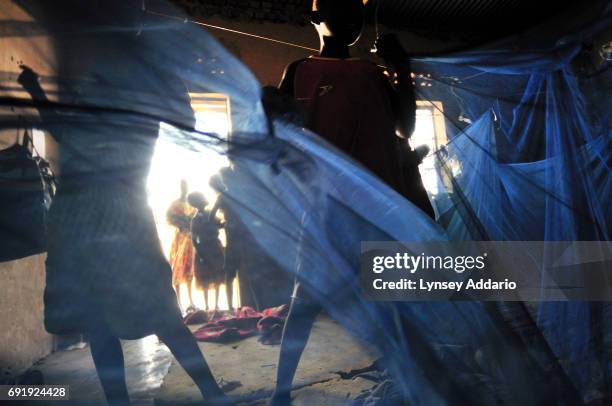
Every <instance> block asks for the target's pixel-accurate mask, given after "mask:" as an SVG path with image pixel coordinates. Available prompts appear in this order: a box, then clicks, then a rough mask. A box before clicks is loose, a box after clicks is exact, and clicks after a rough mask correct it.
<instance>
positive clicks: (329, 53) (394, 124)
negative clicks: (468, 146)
mask: <svg viewBox="0 0 612 406" xmlns="http://www.w3.org/2000/svg"><path fill="white" fill-rule="evenodd" d="M363 9H364V6H363V3H362V1H361V0H314V1H313V7H312V10H313V11H312V14H311V20H312V23H313V24H314V26H315V28H316V30H317V32H318V34H319V39H320V44H321V47H320V52H319V55H317V56H311V57H308V58H305V59H301V60H298V61H295V62H293V63H291V64H290V65H289V66H288V67H287V68H286V70H285V74H284V76H283V79H282V81H281V84H280V86H279V88H280V90H281V92H284V93H285V94H289V95H291V96H292V97H293V98H294V99H295V101H296V102H297V103H299V104H300V105H301V106H302V109H303V113H304V114H303V115H304V120H305V123H304V124H305V126H306V127H307V128H309V129H310V130H312V131H314V132H315V133H317V134H319V135H320V136H321V137H323V138H324V139H326V140H327V141H329V142H330V143H332V144H333V145H335V146H336V147H338V148H339V149H341V150H342V151H344V152H345V153H347V154H348V155H350V156H351V157H353V158H354V159H356V160H357V161H358V162H360V163H361V164H363V165H364V166H365V167H367V168H368V169H369V170H371V171H372V172H373V173H374V174H376V175H377V176H378V177H379V178H380V179H382V180H383V181H384V182H385V183H387V184H388V185H389V186H391V187H392V188H393V189H395V190H396V191H397V192H398V193H400V194H402V195H403V196H404V197H406V198H408V199H411V198H412V199H411V200H412V201H413V203H414V204H416V205H418V206H420V207H421V209H423V210H424V211H426V212H427V213H428V214H429V215H430V216H432V217H433V210H432V209H431V204H430V203H429V200H428V199H427V195H426V194H425V199H420V200H417V201H415V199H414V195H415V189H418V188H420V189H421V191H422V193H425V191H424V189H423V185H422V182H421V178H420V175H419V174H418V168H417V166H416V165H415V164H414V162H407V161H406V154H405V152H406V150H410V148H409V147H408V146H407V140H406V139H407V138H408V137H409V136H410V135H411V134H412V132H413V130H414V124H415V118H416V117H415V113H416V100H415V92H414V87H413V84H412V78H411V75H410V70H411V69H410V59H409V57H408V55H407V53H406V52H405V51H404V49H403V48H402V46H401V44H400V43H399V40H398V39H397V38H396V37H395V36H394V35H385V36H382V37H381V38H379V39H378V40H377V43H376V48H377V55H378V56H379V57H381V58H382V59H383V60H384V61H385V62H386V64H387V65H388V66H389V67H390V68H392V70H393V71H394V72H395V74H394V75H389V76H390V77H389V76H387V75H385V72H384V71H383V69H381V68H380V67H379V66H378V65H376V64H375V63H373V62H370V61H367V60H364V59H359V58H351V57H350V54H349V46H350V45H352V44H354V43H355V42H356V41H357V40H358V39H359V37H360V35H361V30H362V27H363ZM396 133H399V135H400V136H401V137H403V138H400V137H398V136H397V134H396ZM417 165H418V164H417ZM414 171H416V173H414ZM407 175H409V176H407ZM422 193H421V196H422ZM416 194H418V193H416ZM300 272H302V270H300V264H299V263H298V270H297V277H296V283H295V288H294V293H293V296H292V301H291V308H290V312H289V316H288V319H287V322H286V324H285V329H284V331H283V339H282V343H281V351H280V356H279V363H278V371H277V382H276V389H275V392H274V394H273V395H272V398H271V399H270V404H271V405H287V404H290V402H291V398H290V390H291V384H292V381H293V378H294V375H295V371H296V369H297V365H298V363H299V360H300V357H301V354H302V352H303V350H304V348H305V346H306V343H307V341H308V337H309V334H310V331H311V329H312V325H313V323H314V320H315V318H316V316H317V315H318V314H319V312H320V311H321V305H320V303H318V301H317V300H316V299H314V297H313V295H312V293H310V292H309V291H308V288H306V287H304V286H302V284H301V283H300V276H299V275H300ZM304 272H307V271H304Z"/></svg>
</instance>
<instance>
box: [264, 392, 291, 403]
mask: <svg viewBox="0 0 612 406" xmlns="http://www.w3.org/2000/svg"><path fill="white" fill-rule="evenodd" d="M290 405H291V394H290V393H288V392H282V393H276V392H275V393H273V394H272V397H271V398H270V400H269V401H268V404H267V406H290Z"/></svg>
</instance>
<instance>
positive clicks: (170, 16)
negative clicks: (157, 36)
mask: <svg viewBox="0 0 612 406" xmlns="http://www.w3.org/2000/svg"><path fill="white" fill-rule="evenodd" d="M144 11H145V12H146V13H149V14H152V15H156V16H158V17H165V18H170V19H173V20H178V21H183V22H186V23H191V24H196V25H201V26H203V27H207V28H212V29H215V30H220V31H226V32H231V33H233V34H238V35H244V36H246V37H251V38H256V39H261V40H264V41H270V42H275V43H277V44H282V45H287V46H291V47H294V48H300V49H305V50H307V51H313V52H319V50H318V49H316V48H311V47H307V46H305V45H300V44H295V43H293V42H288V41H283V40H280V39H276V38H270V37H264V36H263V35H258V34H251V33H249V32H244V31H239V30H234V29H232V28H227V27H221V26H219V25H214V24H208V23H203V22H201V21H196V20H190V19H188V18H182V17H177V16H173V15H169V14H164V13H159V12H157V11H151V10H147V9H145V10H144Z"/></svg>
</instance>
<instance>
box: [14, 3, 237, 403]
mask: <svg viewBox="0 0 612 406" xmlns="http://www.w3.org/2000/svg"><path fill="white" fill-rule="evenodd" d="M71 4H73V6H74V7H73V8H66V10H72V11H73V12H75V13H76V11H77V10H79V11H83V10H84V12H83V17H81V16H80V15H78V14H77V16H78V18H77V17H76V16H75V17H74V19H73V20H71V21H76V22H79V23H81V24H86V20H84V18H86V17H87V16H91V14H88V13H89V10H87V9H82V8H80V7H79V5H78V3H71ZM104 6H109V3H105V5H104ZM119 6H122V5H121V4H119ZM54 7H55V5H54ZM58 9H62V11H64V10H65V9H64V8H62V7H59V8H58ZM136 10H138V8H136ZM46 11H47V12H49V13H48V14H44V15H45V16H46V15H52V14H50V13H52V12H53V10H52V9H47V10H46ZM68 14H70V13H68ZM117 16H119V15H117ZM122 17H123V16H122ZM50 18H52V17H50ZM62 18H63V17H62ZM81 18H83V19H81ZM84 37H86V36H84ZM143 37H144V38H146V35H145V34H142V35H140V36H139V35H134V33H133V32H130V31H121V32H119V33H117V34H113V35H107V34H101V35H100V36H97V37H96V36H93V37H86V38H81V37H78V36H74V35H73V36H64V37H63V39H62V40H63V41H65V43H64V44H59V45H63V48H62V46H59V47H58V50H59V51H58V52H63V53H60V56H61V57H62V58H60V60H61V61H62V68H61V69H63V72H71V71H74V72H78V73H79V74H80V75H87V74H91V75H92V77H95V74H96V73H98V72H101V74H102V75H104V74H108V75H107V76H106V77H108V78H112V80H114V82H111V83H108V82H107V83H106V86H101V85H100V84H99V83H92V82H93V81H90V83H92V84H91V85H90V86H89V85H81V86H75V87H74V88H72V87H67V89H69V90H67V91H68V94H70V95H72V96H73V100H74V99H76V100H78V98H79V97H80V98H82V99H83V100H88V101H89V100H96V97H98V98H100V100H102V99H103V98H104V97H107V98H108V97H111V98H112V96H109V95H111V94H120V93H119V91H122V90H124V89H126V88H127V87H129V86H130V85H132V84H134V83H135V78H136V77H137V78H138V80H137V81H136V82H137V83H139V85H140V86H145V83H147V86H152V87H151V88H150V89H149V90H150V91H151V92H152V93H153V94H155V92H156V91H161V89H162V88H164V86H166V88H165V92H162V93H161V94H164V95H167V97H168V100H172V101H173V102H174V101H176V100H178V99H182V100H183V103H184V104H183V107H182V109H183V112H184V113H183V114H185V115H186V116H187V117H189V116H193V111H191V108H190V105H189V100H188V97H187V92H186V89H184V86H183V88H182V90H181V86H180V85H179V86H174V85H170V83H171V80H169V79H168V80H166V78H164V77H162V76H161V75H160V76H159V77H156V76H155V75H151V76H148V77H147V78H145V75H146V73H143V72H146V71H150V70H151V69H154V67H152V66H149V65H146V66H142V65H140V64H139V63H140V62H134V61H135V60H137V58H138V55H134V53H135V52H136V50H137V49H138V48H139V46H140V44H141V42H139V41H142V40H143ZM82 41H84V42H82ZM88 41H89V42H88ZM83 43H86V44H87V45H86V46H84V45H83ZM117 44H121V46H117ZM98 47H99V48H98ZM102 50H104V51H105V52H102ZM110 52H114V54H113V55H112V56H111V55H109V54H108V53H110ZM109 59H111V60H112V66H120V67H121V69H118V70H111V71H108V70H106V69H109V65H106V64H104V63H102V61H103V60H104V61H106V60H109ZM139 69H142V70H140V71H139ZM22 70H23V71H22V73H21V75H20V76H19V78H18V82H19V83H20V84H21V85H22V86H23V88H24V89H25V90H26V91H27V92H28V93H29V94H30V96H31V98H32V100H33V101H34V102H35V103H36V105H37V106H38V111H39V114H40V119H41V122H40V124H39V126H40V127H41V128H44V129H46V130H48V131H49V132H50V133H51V135H52V136H53V137H54V138H56V139H57V141H58V143H59V145H60V162H59V168H60V176H59V186H58V189H57V194H56V196H55V198H54V200H53V203H52V205H51V208H50V211H49V215H48V217H47V233H48V241H49V244H48V252H47V261H46V287H45V293H44V304H45V328H46V329H47V331H49V332H50V333H52V334H59V335H61V334H78V333H80V334H85V335H86V336H87V337H88V339H89V343H90V348H91V355H92V358H93V361H94V364H95V367H96V371H97V373H98V376H99V378H100V382H101V384H102V388H103V389H104V393H105V396H106V399H107V400H108V402H109V404H111V405H127V404H129V403H130V400H129V395H128V391H127V387H126V383H125V371H124V359H123V352H122V349H121V343H120V338H121V339H138V338H142V337H145V336H148V335H151V334H155V335H157V336H158V337H159V339H160V340H161V341H162V342H164V343H165V344H166V345H167V346H168V348H169V349H170V351H171V352H172V354H173V355H174V357H175V358H176V360H177V361H178V362H179V363H180V365H181V366H182V367H183V368H184V369H185V371H186V372H187V373H188V374H189V376H190V377H191V378H192V379H193V380H194V382H195V383H196V385H197V386H198V388H199V389H200V391H201V392H202V395H203V396H204V398H205V399H207V400H210V401H212V402H214V404H225V403H227V402H228V400H227V398H226V397H225V395H224V394H223V392H222V391H221V389H220V388H219V386H218V385H217V383H216V381H215V378H214V377H213V375H212V373H211V371H210V368H209V367H208V364H207V363H206V360H205V359H204V357H203V356H202V353H201V351H200V349H199V347H198V345H197V342H196V340H195V338H194V337H193V335H192V334H191V332H190V331H189V329H188V328H187V327H186V326H185V325H184V324H183V320H182V317H181V312H180V309H179V307H178V304H177V300H176V295H175V293H174V291H173V289H172V280H171V277H172V274H171V269H170V265H169V264H168V261H167V260H166V259H165V257H164V255H163V253H162V250H161V244H160V242H159V238H158V235H157V230H156V227H155V222H154V217H153V213H152V211H151V209H150V207H149V206H148V203H147V194H146V185H145V181H146V178H147V176H148V172H149V169H150V163H151V159H152V156H153V150H154V147H155V141H156V139H157V136H158V131H159V121H157V120H155V119H151V118H145V117H141V116H138V115H131V116H130V118H129V119H126V116H125V115H121V114H115V113H113V112H112V109H110V110H111V111H102V110H100V109H94V110H93V111H87V109H86V107H85V105H83V106H80V107H78V108H76V109H75V110H74V111H69V112H68V113H65V112H62V113H61V114H59V113H58V111H57V110H56V109H55V108H54V107H53V103H50V102H49V100H48V99H47V96H46V94H45V92H44V91H43V89H42V87H41V86H40V84H39V80H38V76H37V74H36V73H35V72H33V71H32V70H31V69H29V68H28V67H26V66H22ZM137 72H140V73H141V74H140V76H139V75H138V73H137ZM76 74H77V73H75V75H76ZM67 77H70V76H67ZM75 77H80V76H75ZM155 86H158V87H155ZM117 89H119V91H118V90H117ZM143 89H144V88H143ZM71 92H72V93H71ZM112 92H117V93H112ZM74 95H76V97H75V96H74ZM113 101H114V102H117V103H119V102H122V101H123V100H122V99H116V100H113ZM60 102H61V100H60ZM59 105H61V103H60V104H59ZM175 107H176V105H175Z"/></svg>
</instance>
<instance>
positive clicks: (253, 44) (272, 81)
mask: <svg viewBox="0 0 612 406" xmlns="http://www.w3.org/2000/svg"><path fill="white" fill-rule="evenodd" d="M200 21H201V22H203V23H205V24H210V25H215V26H218V27H223V28H228V29H230V30H235V31H239V32H242V33H246V34H253V35H256V36H260V37H266V38H270V39H276V40H279V41H283V42H289V43H292V44H297V45H301V46H305V47H308V48H312V50H307V49H301V48H297V47H294V46H290V45H286V44H281V43H278V42H274V41H270V40H266V39H262V38H255V37H252V36H248V35H243V34H239V33H236V32H229V31H224V30H220V29H215V28H210V27H205V26H203V27H202V28H203V29H206V30H208V31H209V32H210V33H211V34H212V35H214V36H215V37H216V38H217V39H218V40H219V41H220V42H221V43H222V44H223V45H224V46H225V47H226V48H227V49H228V50H230V51H231V52H232V53H233V54H234V55H236V56H237V57H238V58H239V59H240V60H241V61H242V62H243V63H244V64H245V65H247V66H248V67H249V68H250V69H251V70H252V71H253V73H254V74H255V76H256V77H257V79H258V80H259V82H260V83H261V84H262V85H274V86H276V85H278V83H279V82H280V80H281V78H282V74H283V71H284V69H285V67H286V66H287V65H288V64H290V63H291V62H293V61H296V60H299V59H302V58H306V57H308V56H309V55H313V54H316V53H317V49H318V48H319V38H318V35H317V32H316V31H315V29H314V27H313V26H312V25H311V24H306V25H303V26H300V25H297V24H285V23H270V22H245V21H239V20H232V19H228V18H223V17H209V18H206V19H200ZM379 32H380V33H381V34H386V33H395V34H397V36H398V37H399V39H400V41H401V42H402V45H403V46H404V49H405V50H406V52H408V53H409V54H414V55H426V54H436V53H439V52H442V51H444V50H448V49H456V48H459V47H461V46H462V42H461V41H460V40H445V41H442V40H438V39H433V38H427V37H424V36H420V35H417V34H414V33H409V32H399V31H394V30H391V29H389V28H387V27H384V26H380V27H379ZM375 38H376V33H375V28H374V27H373V26H371V25H368V26H366V27H365V28H364V31H363V33H362V35H361V37H360V39H359V40H358V41H357V43H356V44H355V45H354V46H353V47H351V52H352V54H353V56H359V57H363V58H369V59H372V60H374V61H376V62H377V63H381V62H382V61H380V60H378V59H377V58H375V57H374V56H373V54H372V53H371V52H370V49H371V48H372V45H373V43H374V41H375Z"/></svg>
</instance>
